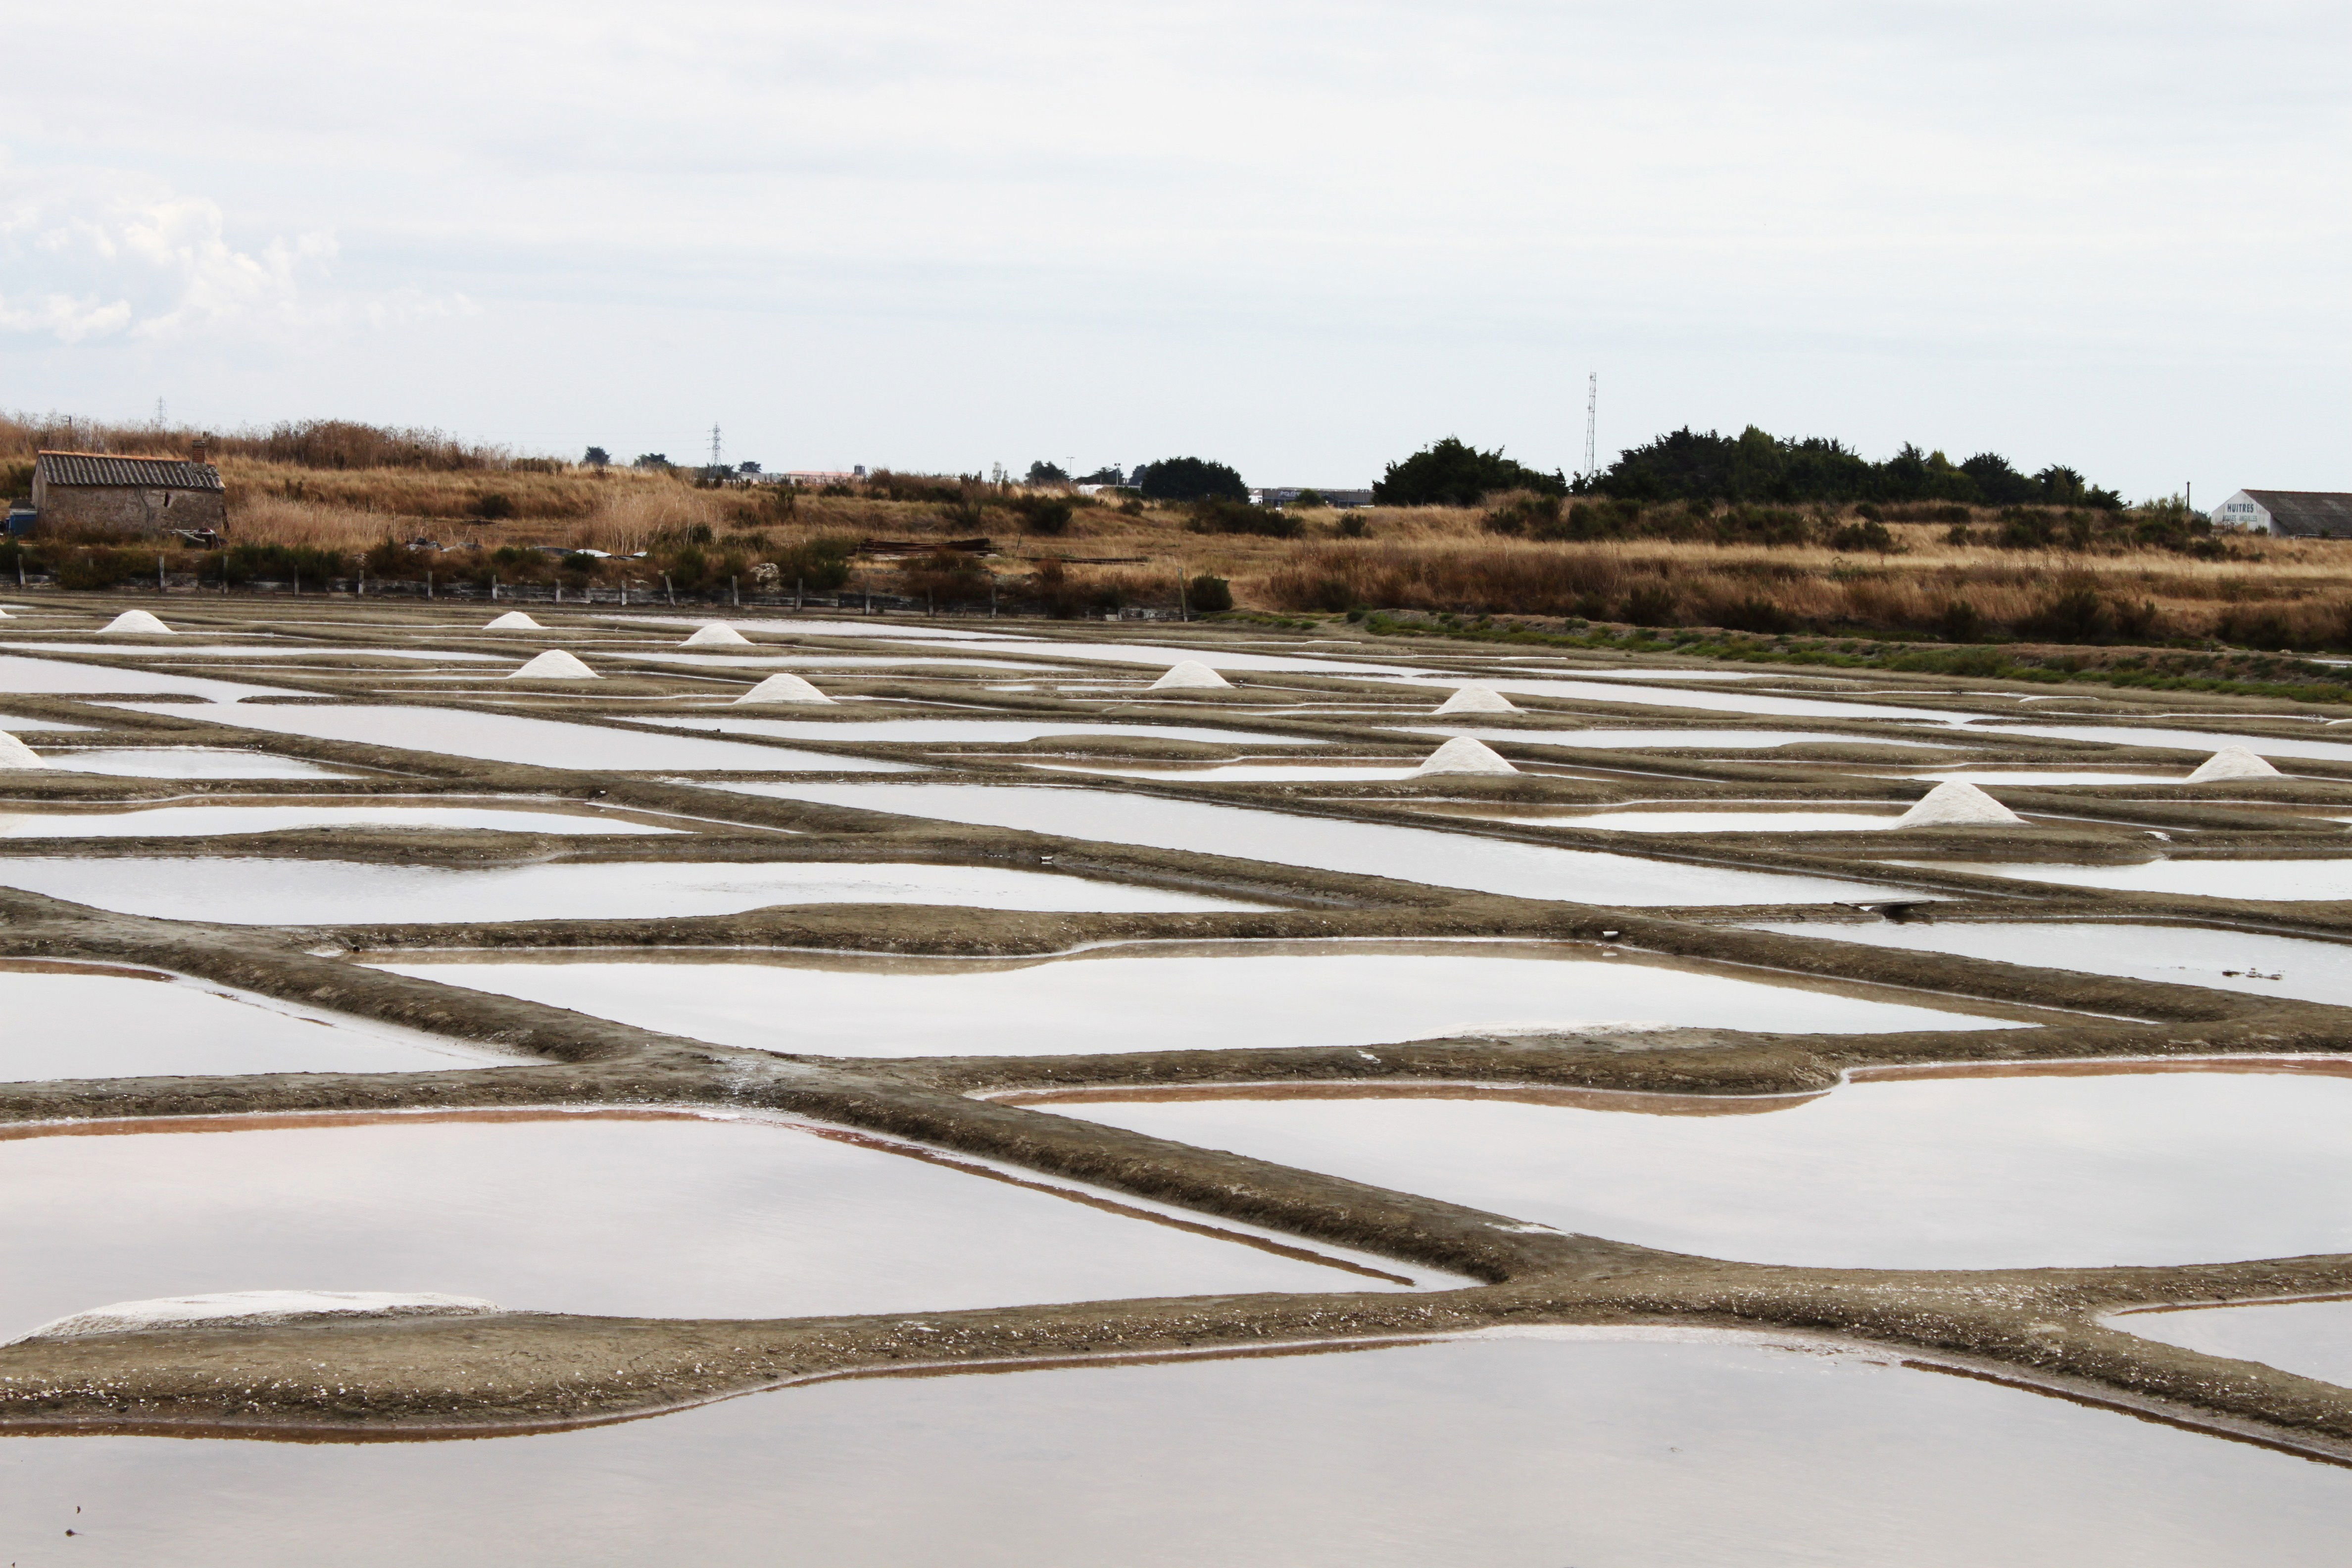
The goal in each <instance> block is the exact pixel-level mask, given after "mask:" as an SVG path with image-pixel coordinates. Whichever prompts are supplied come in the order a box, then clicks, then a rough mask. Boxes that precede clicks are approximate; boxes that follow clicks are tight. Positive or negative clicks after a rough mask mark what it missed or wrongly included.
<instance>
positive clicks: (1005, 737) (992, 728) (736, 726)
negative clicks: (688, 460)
mask: <svg viewBox="0 0 2352 1568" xmlns="http://www.w3.org/2000/svg"><path fill="white" fill-rule="evenodd" d="M640 722H643V723H646V724H667V725H670V726H673V727H674V728H677V729H680V730H712V731H719V732H720V733H723V734H730V735H766V736H770V737H772V738H773V739H775V740H779V741H845V742H846V741H976V742H1021V741H1037V740H1043V739H1045V737H1046V736H1048V735H1118V736H1132V737H1134V738H1135V739H1137V740H1140V741H1210V742H1222V743H1223V744H1227V745H1240V746H1268V745H1279V746H1320V745H1325V744H1328V742H1323V741H1302V740H1297V739H1294V738H1292V737H1289V736H1285V735H1261V734H1257V733H1255V732H1254V731H1248V730H1210V729H1203V728H1201V727H1198V726H1195V725H1189V724H1096V723H1089V722H1087V721H1085V720H1065V721H1054V720H1030V719H1019V720H1015V719H850V720H844V721H838V722H833V723H828V722H826V721H824V720H822V719H747V718H738V717H735V716H733V715H730V716H728V717H726V718H709V719H701V718H697V719H674V718H669V717H667V716H665V717H660V718H656V717H654V716H653V715H651V714H648V715H646V717H645V718H644V719H643V720H642V721H640Z"/></svg>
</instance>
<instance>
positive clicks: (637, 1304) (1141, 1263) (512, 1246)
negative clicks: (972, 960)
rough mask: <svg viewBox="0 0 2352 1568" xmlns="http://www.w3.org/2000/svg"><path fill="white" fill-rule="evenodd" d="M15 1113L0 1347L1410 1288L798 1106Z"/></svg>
mask: <svg viewBox="0 0 2352 1568" xmlns="http://www.w3.org/2000/svg"><path fill="white" fill-rule="evenodd" d="M16 1131H17V1132H18V1133H19V1134H20V1135H16V1136H9V1135H5V1134H0V1190H5V1192H6V1193H7V1194H8V1203H7V1204H6V1205H5V1206H4V1207H0V1257H7V1258H41V1259H44V1260H45V1261H44V1264H43V1266H42V1267H41V1268H11V1269H8V1270H5V1271H0V1338H5V1337H6V1336H7V1335H9V1334H13V1333H18V1332H22V1331H25V1330H26V1329H29V1328H31V1327H33V1326H34V1325H36V1324H38V1323H43V1322H47V1321H49V1320H50V1319H52V1318H59V1317H63V1316H65V1315H67V1314H68V1313H70V1312H78V1311H85V1310H89V1309H91V1308H94V1307H100V1306H103V1305H105V1304H107V1303H109V1302H113V1301H131V1300H146V1299H150V1298H153V1297H159V1296H188V1295H204V1294H211V1293H214V1292H218V1291H226V1290H254V1289H320V1290H399V1291H414V1290H434V1291H440V1292H443V1293H445V1294H449V1295H457V1296H478V1297H484V1298H487V1299H488V1300H493V1301H497V1302H499V1303H500V1304H502V1305H504V1306H506V1307H509V1308H511V1309H514V1310H539V1311H556V1312H581V1313H591V1314H596V1315H604V1316H620V1317H688V1318H693V1317H714V1318H781V1317H807V1316H822V1315H831V1314H837V1313H864V1312H888V1311H919V1310H942V1311H944V1310H953V1309H957V1308H965V1307H992V1306H1010V1305H1017V1304H1022V1303H1029V1302H1049V1301H1068V1300H1111V1299H1118V1298H1125V1297H1142V1296H1176V1295H1193V1294H1201V1293H1207V1292H1226V1291H1251V1290H1307V1291H1324V1290H1341V1291H1354V1290H1363V1289H1394V1288H1397V1287H1399V1286H1403V1285H1409V1284H1410V1283H1411V1282H1412V1281H1411V1279H1407V1278H1406V1277H1404V1276H1402V1275H1400V1274H1399V1273H1397V1272H1396V1269H1397V1268H1398V1267H1399V1266H1398V1265H1396V1264H1393V1263H1387V1262H1385V1261H1384V1260H1371V1259H1360V1258H1354V1257H1353V1255H1349V1254H1346V1253H1343V1252H1340V1251H1339V1250H1338V1249H1335V1248H1329V1247H1316V1248H1312V1249H1309V1248H1307V1247H1301V1246H1300V1245H1298V1244H1297V1242H1296V1241H1295V1239H1293V1238H1286V1237H1272V1236H1269V1235H1265V1234H1264V1233H1259V1232H1255V1231H1253V1230H1252V1229H1251V1228H1250V1227H1248V1226H1228V1225H1223V1224H1208V1223H1204V1222H1202V1220H1201V1218H1200V1216H1198V1215H1187V1214H1182V1213H1180V1212H1177V1211H1172V1210H1161V1209H1159V1208H1157V1207H1156V1206H1155V1205H1148V1204H1139V1203H1136V1202H1132V1201H1126V1200H1114V1199H1110V1198H1108V1196H1105V1195H1103V1194H1091V1193H1088V1192H1087V1191H1085V1190H1083V1189H1076V1188H1070V1187H1065V1186H1058V1185H1054V1184H1047V1183H1045V1182H1041V1181H1038V1180H1035V1179H1034V1178H1028V1177H1023V1176H1018V1175H1013V1174H1011V1173H998V1172H995V1171H993V1170H992V1169H991V1168H990V1167H988V1166H986V1165H984V1164H982V1163H977V1162H969V1161H959V1160H955V1159H952V1158H950V1157H947V1156H943V1155H938V1154H935V1153H932V1152H929V1151H922V1150H919V1149H915V1148H913V1147H912V1146H908V1145H901V1144H897V1143H891V1142H882V1141H879V1140H875V1139H869V1138H863V1137H860V1136H858V1135H856V1134H853V1133H845V1132H843V1131H840V1130H838V1129H826V1128H814V1127H812V1126H810V1125H808V1124H806V1123H799V1122H790V1121H770V1120H751V1119H729V1118H718V1117H709V1116H693V1115H687V1114H653V1113H646V1112H638V1113H626V1112H618V1113H615V1112H593V1113H592V1112H553V1111H540V1112H530V1113H504V1114H501V1113H495V1112H493V1113H480V1112H463V1113H460V1112H446V1113H439V1114H425V1115H400V1114H392V1115H383V1116H375V1117H367V1116H334V1115H312V1116H299V1117H279V1118H272V1117H250V1118H233V1119H224V1120H220V1121H206V1122H204V1123H202V1124H197V1125H192V1124H190V1123H188V1122H185V1121H178V1122H173V1121H145V1122H132V1123H121V1122H117V1123H113V1124H106V1123H96V1124H91V1123H79V1124H68V1126H67V1127H64V1128H62V1129H61V1128H60V1127H59V1125H58V1124H55V1123H51V1124H47V1125H46V1126H43V1127H37V1128H29V1129H22V1130H16ZM1415 1272H1416V1273H1417V1274H1419V1275H1420V1276H1421V1277H1422V1278H1424V1279H1431V1280H1433V1281H1442V1282H1444V1283H1449V1284H1450V1283H1454V1281H1452V1280H1450V1279H1444V1277H1442V1276H1439V1275H1436V1274H1435V1273H1433V1272H1432V1271H1423V1270H1416V1271H1415Z"/></svg>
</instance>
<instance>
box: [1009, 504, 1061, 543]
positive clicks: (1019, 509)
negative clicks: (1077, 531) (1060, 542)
mask: <svg viewBox="0 0 2352 1568" xmlns="http://www.w3.org/2000/svg"><path fill="white" fill-rule="evenodd" d="M1011 505H1012V510H1013V515H1014V516H1016V517H1018V518H1019V519H1020V520H1021V528H1022V531H1024V532H1026V533H1037V534H1044V535H1045V536H1046V537H1047V538H1058V537H1060V536H1061V535H1062V534H1065V533H1067V532H1068V531H1070V518H1071V516H1072V515H1073V513H1074V511H1075V510H1076V509H1074V508H1073V507H1072V506H1071V505H1070V503H1069V500H1068V499H1067V498H1066V497H1063V496H1021V497H1018V498H1016V499H1015V500H1013V502H1012V503H1011Z"/></svg>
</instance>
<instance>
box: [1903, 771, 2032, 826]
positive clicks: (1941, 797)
mask: <svg viewBox="0 0 2352 1568" xmlns="http://www.w3.org/2000/svg"><path fill="white" fill-rule="evenodd" d="M2023 820H2024V818H2022V817H2021V816H2018V815H2017V813H2015V812H2013V811H2011V810H2010V809H2009V807H2007V806H2005V805H2001V804H2000V802H1999V801H1997V800H1995V799H1993V797H1992V796H1990V795H1987V794H1985V792H1984V791H1982V790H1980V789H1979V788H1977V786H1976V785H1974V784H1967V783H1964V782H1962V781H1961V780H1959V779H1947V780H1945V781H1944V782H1943V783H1942V784H1937V786H1936V787H1935V788H1934V789H1931V790H1929V791H1928V792H1927V794H1926V795H1921V796H1920V797H1919V799H1918V800H1917V801H1916V803H1915V804H1914V805H1912V807H1911V809H1910V810H1908V811H1906V812H1905V813H1904V814H1903V815H1902V816H1898V817H1896V818H1895V826H1897V827H1961V826H1968V825H1969V824H1971V823H1987V822H2022V821H2023Z"/></svg>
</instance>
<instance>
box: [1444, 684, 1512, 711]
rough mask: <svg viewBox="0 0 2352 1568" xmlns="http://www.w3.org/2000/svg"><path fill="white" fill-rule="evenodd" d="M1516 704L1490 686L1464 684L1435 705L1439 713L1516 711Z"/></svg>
mask: <svg viewBox="0 0 2352 1568" xmlns="http://www.w3.org/2000/svg"><path fill="white" fill-rule="evenodd" d="M1518 710H1519V709H1518V704H1517V703H1516V702H1513V701H1512V700H1510V699H1509V698H1507V697H1506V696H1504V695H1503V694H1502V693H1501V692H1499V691H1497V690H1496V689H1494V688H1493V687H1491V686H1465V687H1461V688H1458V689H1456V690H1455V691H1454V695H1453V696H1451V697H1449V698H1447V699H1446V700H1444V701H1443V702H1441V703H1439V704H1438V705H1437V711H1438V712H1440V713H1516V712H1517V711H1518Z"/></svg>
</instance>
